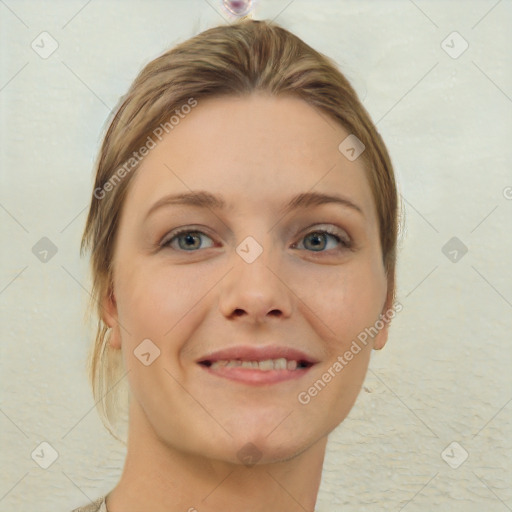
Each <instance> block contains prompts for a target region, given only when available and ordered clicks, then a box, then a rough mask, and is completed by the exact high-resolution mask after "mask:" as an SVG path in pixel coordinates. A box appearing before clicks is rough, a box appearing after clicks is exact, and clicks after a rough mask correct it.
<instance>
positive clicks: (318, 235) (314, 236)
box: [310, 233, 323, 248]
mask: <svg viewBox="0 0 512 512" xmlns="http://www.w3.org/2000/svg"><path fill="white" fill-rule="evenodd" d="M310 236H311V238H310V240H315V242H313V247H317V248H318V246H319V244H320V245H321V244H322V241H321V237H323V234H322V233H314V234H312V235H310Z"/></svg>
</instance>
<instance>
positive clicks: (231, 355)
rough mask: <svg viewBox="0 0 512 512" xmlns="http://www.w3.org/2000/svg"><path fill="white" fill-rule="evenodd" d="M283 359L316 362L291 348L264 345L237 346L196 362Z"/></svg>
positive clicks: (211, 354)
mask: <svg viewBox="0 0 512 512" xmlns="http://www.w3.org/2000/svg"><path fill="white" fill-rule="evenodd" d="M280 358H284V359H287V360H289V361H299V362H300V361H302V362H305V363H309V364H315V363H317V362H318V360H316V359H315V358H314V357H312V356H310V355H308V354H306V353H305V352H302V351H301V350H297V349H295V348H292V347H285V346H277V345H266V346H259V347H256V346H247V345H237V346H234V347H229V348H225V349H221V350H216V351H215V352H211V353H210V354H208V355H206V356H204V357H201V358H200V359H198V360H197V362H198V363H205V362H209V363H213V362H215V361H228V360H232V359H240V360H243V361H266V360H267V359H280Z"/></svg>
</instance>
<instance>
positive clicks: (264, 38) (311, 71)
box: [81, 19, 399, 439]
mask: <svg viewBox="0 0 512 512" xmlns="http://www.w3.org/2000/svg"><path fill="white" fill-rule="evenodd" d="M255 91H264V92H267V93H270V94H272V95H276V96H279V95H295V96H296V97H299V98H301V99H303V100H304V101H306V102H307V103H309V104H310V105H312V106H314V107H316V108H318V109H319V110H320V111H322V112H324V113H326V114H328V115H329V116H330V117H331V118H333V119H335V120H336V121H337V122H338V123H339V124H340V125H342V126H343V127H344V128H345V130H347V131H348V133H349V134H354V135H356V136H357V138H359V139H360V140H361V141H362V142H363V144H364V145H365V147H366V148H365V151H364V152H363V153H362V154H361V157H360V158H362V159H363V162H364V164H365V168H366V171H367V178H368V181H369V185H370V187H371V190H372V195H373V199H374V201H375V206H376V211H377V216H378V221H379V229H380V243H381V248H382V257H383V264H384V268H385V271H386V274H387V278H388V302H387V303H388V304H391V303H392V302H393V301H394V298H395V266H396V246H397V235H398V218H399V217H398V193H397V189H396V185H395V178H394V172H393V167H392V164H391V161H390V157H389V155H388V152H387V150H386V147H385V145H384V142H383V140H382V138H381V136H380V134H379V133H378V131H377V129H376V127H375V126H374V124H373V122H372V121H371V119H370V116H369V114H368V113H367V111H366V110H365V108H364V107H363V105H362V103H361V102H360V101H359V99H358V97H357V94H356V92H355V90H354V89H353V88H352V86H351V85H350V83H349V82H348V81H347V79H346V78H345V77H344V76H343V74H342V73H341V72H340V71H339V70H338V69H337V67H336V64H335V63H334V61H332V60H330V59H329V58H328V57H326V56H324V55H323V54H321V53H319V52H317V51H315V50H314V49H313V48H311V47H310V46H308V45H307V44H306V43H304V42H303V41H302V40H301V39H299V38H298V37H297V36H295V35H294V34H292V33H291V32H289V31H287V30H286V29H284V28H282V27H280V26H279V25H277V24H276V23H273V22H269V21H256V20H251V19H244V20H242V21H239V22H237V23H234V24H231V25H222V26H218V27H215V28H211V29H209V30H206V31H204V32H202V33H200V34H198V35H197V36H195V37H193V38H191V39H189V40H187V41H185V42H183V43H181V44H179V45H177V46H175V47H174V48H172V49H171V50H169V51H167V52H165V53H164V54H162V55H161V56H159V57H157V58H156V59H154V60H153V61H151V62H150V63H149V64H147V65H146V66H145V67H144V69H142V71H141V72H140V74H139V75H138V76H137V78H136V79H135V81H134V82H133V84H132V86H131V87H130V89H129V91H128V93H127V94H126V95H125V96H124V97H122V98H121V100H120V102H119V104H118V106H117V108H116V112H115V115H114V117H113V119H112V121H111V122H110V125H109V127H108V129H107V132H106V134H105V137H104V139H103V143H102V146H101V149H100V153H99V156H98V161H97V164H96V165H97V166H96V177H95V185H94V191H95V192H94V193H93V196H92V199H91V204H90V209H89V214H88V217H87V222H86V226H85V230H84V234H83V238H82V244H81V253H82V254H83V253H84V251H85V250H90V252H91V270H92V277H93V289H92V300H91V305H92V306H96V310H97V314H98V320H97V330H96V338H95V341H94V343H93V345H92V346H91V350H90V353H89V358H88V362H87V368H88V373H89V379H90V382H91V385H92V391H93V396H94V399H95V402H96V405H97V408H98V412H99V415H100V418H101V420H102V421H103V424H104V425H105V427H106V428H107V430H108V431H109V432H110V433H111V434H112V435H113V436H114V437H116V438H117V439H119V438H118V437H117V435H116V434H115V433H114V432H113V431H112V427H113V424H114V423H115V422H116V421H117V419H118V412H119V411H120V409H121V408H122V404H121V403H120V401H119V396H118V395H119V394H118V392H117V390H116V389H113V387H114V386H116V384H117V383H118V382H119V381H120V380H122V375H123V373H122V372H123V364H122V359H121V351H120V350H116V349H112V348H111V347H110V344H109V331H108V327H107V326H106V324H105V323H104V321H103V320H102V302H103V300H104V299H105V298H107V297H108V296H109V294H111V293H112V290H113V289H112V275H113V268H112V261H113V250H114V242H115V238H116V233H117V228H118V223H119V218H120V213H121V208H122V206H123V203H124V198H125V196H126V192H127V190H128V185H129V183H130V182H131V178H132V177H133V175H134V174H135V171H136V168H137V165H136V164H135V165H133V168H132V169H130V171H131V172H129V173H123V176H124V178H123V179H122V180H121V179H119V180H118V182H117V183H116V184H115V186H113V187H112V186H111V187H108V188H107V187H106V184H107V183H109V182H110V183H111V184H112V180H113V178H114V177H115V173H118V174H119V169H120V168H121V166H123V165H126V162H127V161H130V159H131V158H132V155H133V153H134V151H136V150H138V149H139V148H141V147H142V146H143V145H144V144H145V143H146V141H147V139H148V136H149V134H150V133H152V132H153V131H154V129H155V128H156V127H158V126H161V125H164V124H165V123H166V122H168V120H169V117H170V115H171V114H172V113H173V112H174V111H175V109H177V108H180V106H181V105H183V104H187V103H188V102H189V101H190V99H191V98H193V99H195V100H196V101H197V100H200V99H201V98H206V97H215V96H223V95H228V96H244V95H248V94H250V93H252V92H255ZM340 142H341V141H340ZM125 169H126V167H125ZM117 177H118V178H119V175H118V176H117ZM109 180H110V181H109ZM105 190H108V193H105ZM97 191H101V194H99V193H97Z"/></svg>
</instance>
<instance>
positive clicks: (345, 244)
mask: <svg viewBox="0 0 512 512" xmlns="http://www.w3.org/2000/svg"><path fill="white" fill-rule="evenodd" d="M190 233H193V234H195V235H198V234H199V235H205V236H207V237H208V238H210V239H211V237H210V236H208V235H207V234H206V233H204V232H202V231H200V230H196V229H190V228H183V229H179V230H178V231H176V232H175V233H173V234H172V236H171V238H169V239H167V240H166V239H165V238H164V239H163V241H162V242H161V243H160V244H159V247H160V248H161V249H166V248H168V249H172V250H176V251H180V252H197V251H198V250H199V249H193V250H190V251H186V250H184V249H174V248H172V247H171V246H170V244H171V243H172V242H173V240H176V239H178V238H179V236H180V235H183V234H190ZM312 234H325V235H329V236H331V237H333V238H334V239H335V240H336V242H338V243H339V244H340V245H341V248H340V249H339V250H347V249H351V248H352V241H351V240H345V239H343V238H342V237H340V236H339V235H338V234H337V232H336V231H335V230H333V229H332V228H324V229H314V230H312V231H309V232H308V233H306V234H305V235H304V236H303V237H302V239H304V238H306V237H307V236H310V235H312ZM302 239H301V240H302ZM296 245H297V243H295V244H293V248H295V246H296ZM306 250H307V249H306ZM329 250H330V249H329ZM309 252H311V253H313V254H315V253H320V254H321V253H325V252H327V251H326V250H322V251H309Z"/></svg>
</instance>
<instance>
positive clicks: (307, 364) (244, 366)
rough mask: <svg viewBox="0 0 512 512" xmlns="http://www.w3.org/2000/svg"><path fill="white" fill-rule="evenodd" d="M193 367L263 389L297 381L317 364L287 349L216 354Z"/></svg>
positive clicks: (248, 349)
mask: <svg viewBox="0 0 512 512" xmlns="http://www.w3.org/2000/svg"><path fill="white" fill-rule="evenodd" d="M197 363H198V364H199V365H200V366H201V367H202V368H203V369H204V370H206V371H207V372H208V373H209V374H211V375H214V376H217V377H221V378H226V379H230V380H234V381H238V382H242V383H245V384H252V385H264V384H274V383H278V382H282V381H286V380H291V379H297V378H300V377H302V376H304V375H305V374H306V373H307V372H308V371H309V370H310V368H312V367H313V366H314V365H315V364H316V363H317V361H315V360H314V359H313V358H311V357H309V356H307V355H306V354H304V353H302V352H299V351H296V350H294V349H289V348H275V347H267V348H265V347H260V348H258V347H238V348H234V349H227V350H223V351H218V352H216V353H214V354H211V355H209V356H207V357H204V358H201V359H200V360H199V361H197Z"/></svg>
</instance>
